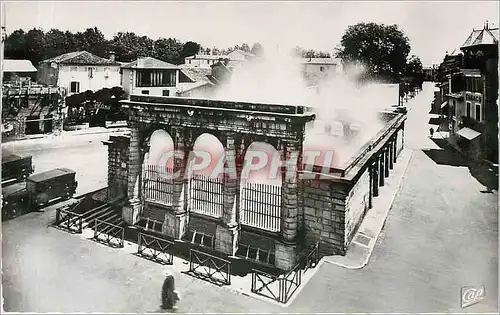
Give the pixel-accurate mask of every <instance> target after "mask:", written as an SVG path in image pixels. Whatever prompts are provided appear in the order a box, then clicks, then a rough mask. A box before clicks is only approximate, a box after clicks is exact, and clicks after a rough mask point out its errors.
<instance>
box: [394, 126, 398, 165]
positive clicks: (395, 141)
mask: <svg viewBox="0 0 500 315" xmlns="http://www.w3.org/2000/svg"><path fill="white" fill-rule="evenodd" d="M393 144H394V155H393V159H394V163H396V162H397V161H398V133H397V132H396V135H395V136H394V143H393Z"/></svg>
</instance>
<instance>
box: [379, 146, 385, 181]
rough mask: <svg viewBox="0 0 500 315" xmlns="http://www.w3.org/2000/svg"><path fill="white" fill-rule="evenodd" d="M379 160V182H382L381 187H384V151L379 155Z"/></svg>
mask: <svg viewBox="0 0 500 315" xmlns="http://www.w3.org/2000/svg"><path fill="white" fill-rule="evenodd" d="M378 161H379V167H380V169H379V177H378V178H379V184H380V187H383V186H384V169H385V167H384V165H385V163H384V152H382V153H380V155H379V157H378Z"/></svg>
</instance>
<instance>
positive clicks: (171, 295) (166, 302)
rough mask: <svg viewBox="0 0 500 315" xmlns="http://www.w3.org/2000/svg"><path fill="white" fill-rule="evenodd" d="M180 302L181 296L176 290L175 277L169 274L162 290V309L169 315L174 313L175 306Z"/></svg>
mask: <svg viewBox="0 0 500 315" xmlns="http://www.w3.org/2000/svg"><path fill="white" fill-rule="evenodd" d="M179 300H180V297H179V294H178V293H177V291H176V290H175V279H174V276H172V275H168V274H167V277H166V278H165V280H164V281H163V286H162V288H161V308H162V309H163V310H165V311H167V312H169V313H174V312H175V305H176V304H177V302H178V301H179Z"/></svg>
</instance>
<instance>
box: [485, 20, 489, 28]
mask: <svg viewBox="0 0 500 315" xmlns="http://www.w3.org/2000/svg"><path fill="white" fill-rule="evenodd" d="M484 29H485V30H488V29H489V27H488V20H486V23H484Z"/></svg>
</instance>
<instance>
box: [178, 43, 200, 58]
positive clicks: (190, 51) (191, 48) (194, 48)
mask: <svg viewBox="0 0 500 315" xmlns="http://www.w3.org/2000/svg"><path fill="white" fill-rule="evenodd" d="M200 50H201V46H200V44H198V43H195V42H186V43H185V44H184V45H183V46H182V51H181V54H180V58H181V59H182V60H184V58H186V57H190V56H194V55H196V54H198V53H199V52H200Z"/></svg>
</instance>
